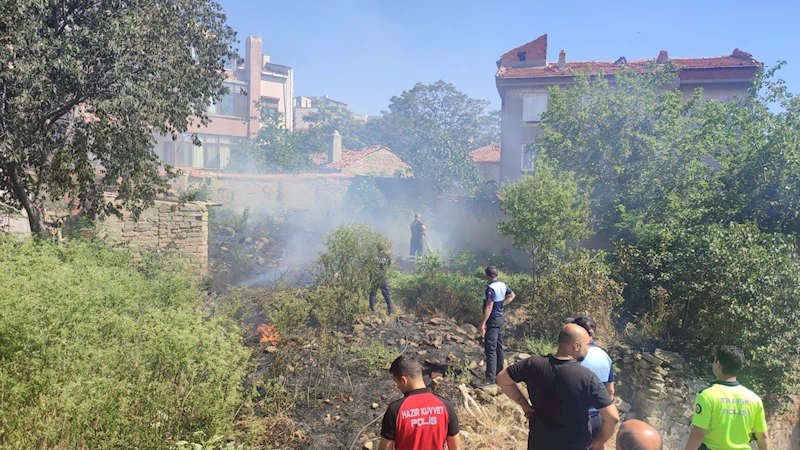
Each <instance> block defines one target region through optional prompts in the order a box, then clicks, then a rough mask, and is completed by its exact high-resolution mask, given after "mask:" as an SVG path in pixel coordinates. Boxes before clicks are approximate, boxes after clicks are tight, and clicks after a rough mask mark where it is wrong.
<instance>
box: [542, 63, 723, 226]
mask: <svg viewBox="0 0 800 450" xmlns="http://www.w3.org/2000/svg"><path fill="white" fill-rule="evenodd" d="M676 74H677V70H676V68H675V67H674V66H673V65H672V64H666V65H664V66H663V67H651V70H648V71H643V72H640V71H631V70H627V69H624V68H623V69H622V70H620V71H619V72H617V73H616V74H615V77H614V83H613V84H611V83H610V82H609V81H608V80H607V79H606V78H604V77H602V76H593V75H592V74H589V73H582V74H578V75H576V78H575V79H576V83H575V85H574V86H571V87H570V88H568V89H564V90H560V89H551V90H550V106H549V108H548V111H547V112H546V113H545V114H544V115H543V117H542V119H543V120H542V125H541V126H542V134H541V135H540V136H539V138H538V139H537V141H536V143H535V144H534V145H532V146H531V151H533V152H535V153H536V154H538V155H541V156H543V157H544V158H545V159H549V160H550V161H553V162H554V164H555V167H556V168H557V169H559V170H564V171H571V172H574V174H575V177H576V181H577V182H578V183H579V185H580V186H581V187H582V188H583V189H584V190H585V191H587V192H591V202H592V211H593V212H594V214H595V220H596V221H597V223H598V224H599V225H600V229H601V230H606V231H615V229H616V228H615V227H617V226H618V225H622V226H623V227H624V228H631V227H632V226H634V225H631V224H627V225H626V224H624V223H623V222H633V223H645V224H646V223H652V222H667V221H670V220H676V219H681V218H685V217H686V216H692V215H693V214H696V212H695V211H694V209H693V208H692V206H693V204H694V203H693V202H694V201H696V200H697V197H698V196H702V195H703V192H704V189H705V188H706V187H707V186H708V179H709V177H710V176H711V174H712V168H711V166H710V165H709V164H708V163H707V162H704V160H703V157H709V156H710V157H717V156H718V154H717V151H716V150H717V149H715V148H714V147H713V146H711V145H709V143H713V142H716V141H717V140H718V138H717V135H718V134H719V133H720V131H721V130H720V128H719V123H718V121H717V120H715V119H714V118H713V117H712V116H713V114H712V113H710V112H707V111H706V110H707V109H710V110H711V111H713V110H715V108H716V102H714V101H703V100H702V97H701V91H699V90H698V91H696V92H695V93H694V95H693V96H692V97H691V98H690V99H688V100H687V101H684V100H683V93H682V92H681V91H679V90H677V89H664V87H665V86H670V83H671V82H672V81H673V80H675V79H676V77H677V75H676Z"/></svg>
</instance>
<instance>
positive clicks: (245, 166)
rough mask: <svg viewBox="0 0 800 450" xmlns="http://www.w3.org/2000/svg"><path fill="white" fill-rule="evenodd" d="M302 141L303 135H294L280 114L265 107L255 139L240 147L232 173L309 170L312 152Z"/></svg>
mask: <svg viewBox="0 0 800 450" xmlns="http://www.w3.org/2000/svg"><path fill="white" fill-rule="evenodd" d="M303 139H304V136H303V135H302V133H293V132H291V131H289V130H287V129H286V128H285V127H284V126H283V119H282V115H281V113H280V112H277V111H274V110H271V109H270V108H268V107H266V106H263V105H262V108H261V128H260V129H259V130H258V134H257V135H256V137H255V138H253V139H250V140H245V141H243V142H242V143H241V144H240V145H239V146H238V147H237V149H236V152H234V155H235V156H234V160H233V163H232V164H231V169H232V170H236V171H242V172H253V171H255V172H262V173H298V172H302V171H304V170H309V169H311V167H312V165H311V159H310V158H309V154H310V153H311V152H313V149H309V148H308V147H307V146H304V145H303V142H304V141H303ZM309 150H310V151H309Z"/></svg>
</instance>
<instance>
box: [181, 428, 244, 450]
mask: <svg viewBox="0 0 800 450" xmlns="http://www.w3.org/2000/svg"><path fill="white" fill-rule="evenodd" d="M174 449H175V450H184V449H187V450H188V449H191V450H204V449H205V450H243V449H244V446H243V445H241V444H237V443H235V442H228V440H227V439H225V436H223V435H221V434H215V435H214V436H211V437H210V438H206V435H205V433H203V432H202V431H197V432H195V433H192V439H191V441H178V442H176V443H175V447H174Z"/></svg>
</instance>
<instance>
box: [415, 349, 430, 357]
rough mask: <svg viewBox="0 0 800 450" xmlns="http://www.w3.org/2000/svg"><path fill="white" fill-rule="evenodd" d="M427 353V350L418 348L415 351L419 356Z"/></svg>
mask: <svg viewBox="0 0 800 450" xmlns="http://www.w3.org/2000/svg"><path fill="white" fill-rule="evenodd" d="M427 354H428V351H427V350H420V351H418V352H417V355H419V356H425V355H427Z"/></svg>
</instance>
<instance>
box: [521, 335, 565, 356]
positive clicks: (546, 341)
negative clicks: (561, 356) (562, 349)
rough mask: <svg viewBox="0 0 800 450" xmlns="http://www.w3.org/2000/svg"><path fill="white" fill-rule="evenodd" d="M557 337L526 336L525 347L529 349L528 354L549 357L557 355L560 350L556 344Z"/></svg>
mask: <svg viewBox="0 0 800 450" xmlns="http://www.w3.org/2000/svg"><path fill="white" fill-rule="evenodd" d="M556 339H557V337H556V336H545V337H536V336H533V335H531V336H526V337H525V347H526V348H527V349H528V352H530V354H532V355H549V354H551V353H555V352H556V350H557V349H558V345H557V344H556Z"/></svg>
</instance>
